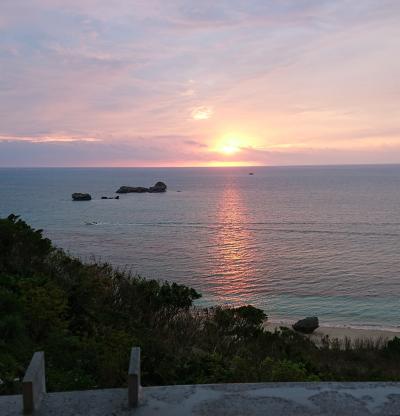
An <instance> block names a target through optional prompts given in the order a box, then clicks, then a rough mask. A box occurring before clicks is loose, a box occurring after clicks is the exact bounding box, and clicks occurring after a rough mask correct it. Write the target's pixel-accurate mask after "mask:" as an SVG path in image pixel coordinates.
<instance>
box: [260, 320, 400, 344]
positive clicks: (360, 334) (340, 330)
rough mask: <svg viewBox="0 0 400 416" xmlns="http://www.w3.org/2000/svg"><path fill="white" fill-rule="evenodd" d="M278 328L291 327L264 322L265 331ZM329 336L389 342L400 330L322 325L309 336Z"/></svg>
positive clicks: (284, 324)
mask: <svg viewBox="0 0 400 416" xmlns="http://www.w3.org/2000/svg"><path fill="white" fill-rule="evenodd" d="M293 323H294V321H293ZM280 327H286V328H290V329H291V327H292V322H287V321H286V322H268V321H267V322H265V324H264V328H265V329H266V330H267V331H271V332H273V331H275V329H279V328H280ZM307 336H308V335H307ZM325 336H329V338H330V339H339V340H344V339H346V338H347V339H350V340H351V341H355V340H374V341H377V340H386V341H389V340H391V339H393V338H394V337H396V336H397V337H400V328H399V330H395V329H393V330H390V329H386V328H385V329H374V328H353V327H346V326H342V327H340V326H327V325H322V326H320V327H319V328H318V329H316V330H315V331H314V333H313V334H311V335H309V337H310V339H311V340H314V341H318V340H321V338H323V337H325Z"/></svg>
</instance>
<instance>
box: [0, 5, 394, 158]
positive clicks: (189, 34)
mask: <svg viewBox="0 0 400 416" xmlns="http://www.w3.org/2000/svg"><path fill="white" fill-rule="evenodd" d="M399 21H400V1H399V0H362V1H361V0H360V1H354V0H274V1H273V0H218V1H216V0H213V1H211V0H202V1H195V0H193V1H192V0H168V1H166V0H146V1H142V0H113V1H109V0H29V1H26V0H1V1H0V166H229V165H324V164H353V163H354V164H358V163H365V164H369V163H400V24H399Z"/></svg>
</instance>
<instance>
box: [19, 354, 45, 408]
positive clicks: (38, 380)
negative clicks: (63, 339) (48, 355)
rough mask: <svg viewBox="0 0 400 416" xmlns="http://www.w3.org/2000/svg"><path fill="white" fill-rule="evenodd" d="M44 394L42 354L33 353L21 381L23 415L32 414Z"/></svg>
mask: <svg viewBox="0 0 400 416" xmlns="http://www.w3.org/2000/svg"><path fill="white" fill-rule="evenodd" d="M45 393H46V375H45V364H44V352H43V351H40V352H35V353H34V354H33V357H32V360H31V362H30V364H29V367H28V369H27V370H26V373H25V377H24V379H23V380H22V400H23V409H24V413H33V412H34V411H35V410H36V409H37V408H38V407H39V405H40V402H41V400H42V398H43V396H44V394H45Z"/></svg>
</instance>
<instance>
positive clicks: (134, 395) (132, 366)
mask: <svg viewBox="0 0 400 416" xmlns="http://www.w3.org/2000/svg"><path fill="white" fill-rule="evenodd" d="M140 390H141V385H140V347H133V348H132V349H131V356H130V360H129V371H128V402H129V407H137V406H138V404H139V396H140Z"/></svg>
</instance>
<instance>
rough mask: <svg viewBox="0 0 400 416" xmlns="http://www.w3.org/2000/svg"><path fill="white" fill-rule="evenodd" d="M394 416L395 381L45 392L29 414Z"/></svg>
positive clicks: (398, 392) (16, 403)
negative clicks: (131, 401) (137, 396)
mask: <svg viewBox="0 0 400 416" xmlns="http://www.w3.org/2000/svg"><path fill="white" fill-rule="evenodd" d="M21 414H22V399H21V396H0V415H2V416H3V415H4V416H16V415H19V416H20V415H21ZM125 415H132V416H153V415H163V416H188V415H193V416H206V415H212V416H214V415H223V416H243V415H246V416H306V415H307V416H317V415H318V416H322V415H326V416H334V415H335V416H349V415H352V416H395V415H400V383H372V382H371V383H369V382H367V383H258V384H214V385H190V386H166V387H145V388H143V398H142V400H141V402H140V403H139V407H137V408H135V409H130V408H129V407H128V392H127V389H110V390H90V391H79V392H64V393H50V394H48V395H47V396H46V398H45V399H44V400H43V402H42V405H41V407H40V408H39V410H38V411H37V413H35V416H125Z"/></svg>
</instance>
